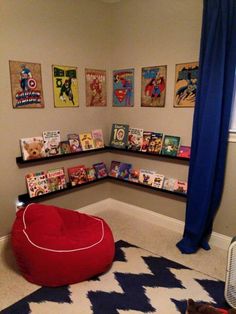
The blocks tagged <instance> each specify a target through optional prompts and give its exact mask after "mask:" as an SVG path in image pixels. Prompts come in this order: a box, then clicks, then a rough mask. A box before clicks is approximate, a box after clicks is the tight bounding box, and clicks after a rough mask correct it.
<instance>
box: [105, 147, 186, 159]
mask: <svg viewBox="0 0 236 314" xmlns="http://www.w3.org/2000/svg"><path fill="white" fill-rule="evenodd" d="M106 147H107V149H109V150H110V151H119V152H122V151H123V152H126V153H127V152H128V153H131V154H137V155H143V156H151V157H156V158H167V159H171V160H183V161H190V158H188V157H180V156H171V155H162V154H155V153H150V152H142V151H140V150H132V149H128V148H117V147H113V146H106Z"/></svg>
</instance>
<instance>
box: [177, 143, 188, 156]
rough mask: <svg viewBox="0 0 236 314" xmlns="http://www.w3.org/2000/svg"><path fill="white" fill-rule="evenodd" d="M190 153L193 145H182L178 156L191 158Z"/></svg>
mask: <svg viewBox="0 0 236 314" xmlns="http://www.w3.org/2000/svg"><path fill="white" fill-rule="evenodd" d="M190 154H191V147H190V146H184V145H180V147H179V151H178V153H177V156H178V157H183V158H190Z"/></svg>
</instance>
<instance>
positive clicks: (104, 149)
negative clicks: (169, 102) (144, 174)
mask: <svg viewBox="0 0 236 314" xmlns="http://www.w3.org/2000/svg"><path fill="white" fill-rule="evenodd" d="M100 152H121V153H122V152H124V153H130V154H134V155H139V156H140V157H141V156H150V157H153V158H157V159H159V158H160V159H169V160H178V161H180V160H182V161H189V160H190V159H189V158H186V157H178V156H170V155H161V154H154V153H150V152H141V151H135V150H131V149H127V148H125V149H121V148H116V147H112V146H105V147H102V148H96V149H89V150H83V151H81V152H76V153H68V154H61V155H55V156H49V157H43V158H38V159H30V160H23V158H22V157H21V156H20V157H16V163H17V164H18V165H19V166H20V165H27V164H28V165H29V164H31V163H37V162H47V161H53V160H57V159H66V158H73V157H75V158H77V157H80V156H84V155H88V154H96V153H100Z"/></svg>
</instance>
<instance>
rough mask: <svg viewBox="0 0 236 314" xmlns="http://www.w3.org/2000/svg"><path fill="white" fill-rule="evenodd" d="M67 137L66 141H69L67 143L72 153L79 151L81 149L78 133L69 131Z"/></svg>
mask: <svg viewBox="0 0 236 314" xmlns="http://www.w3.org/2000/svg"><path fill="white" fill-rule="evenodd" d="M67 138H68V141H69V144H70V150H71V152H72V153H76V152H81V151H82V147H81V144H80V138H79V134H76V133H70V134H67Z"/></svg>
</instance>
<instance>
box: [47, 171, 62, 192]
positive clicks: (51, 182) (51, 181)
mask: <svg viewBox="0 0 236 314" xmlns="http://www.w3.org/2000/svg"><path fill="white" fill-rule="evenodd" d="M47 181H48V187H49V190H50V192H54V191H58V190H63V189H65V188H66V176H65V170H64V168H63V167H62V168H56V169H49V170H48V171H47Z"/></svg>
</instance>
